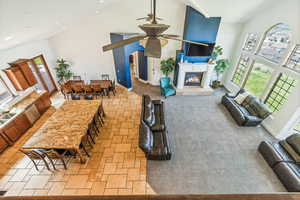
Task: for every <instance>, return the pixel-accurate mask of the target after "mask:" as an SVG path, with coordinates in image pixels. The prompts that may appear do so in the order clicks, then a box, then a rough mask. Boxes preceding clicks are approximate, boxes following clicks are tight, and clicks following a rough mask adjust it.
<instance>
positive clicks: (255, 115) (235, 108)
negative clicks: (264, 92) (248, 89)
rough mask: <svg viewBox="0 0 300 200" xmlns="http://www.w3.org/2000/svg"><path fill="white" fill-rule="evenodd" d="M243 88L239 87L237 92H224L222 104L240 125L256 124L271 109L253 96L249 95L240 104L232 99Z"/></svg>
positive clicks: (258, 123) (260, 121)
mask: <svg viewBox="0 0 300 200" xmlns="http://www.w3.org/2000/svg"><path fill="white" fill-rule="evenodd" d="M244 92H245V90H244V89H241V90H240V91H239V92H238V93H237V94H235V95H234V94H228V93H227V94H225V95H224V96H223V97H222V104H223V105H224V106H225V107H226V108H227V109H228V111H229V112H230V113H231V115H232V117H233V118H234V120H235V121H236V122H237V123H238V125H240V126H258V125H260V124H261V123H262V121H263V120H264V119H266V118H267V117H268V116H269V115H270V114H271V111H270V110H269V109H268V108H267V107H266V106H265V105H264V104H263V103H261V102H260V101H259V100H258V99H257V98H256V97H255V96H253V95H251V94H250V95H249V96H248V97H247V98H246V99H245V100H244V102H243V103H242V104H241V105H240V104H238V103H237V102H236V101H235V100H234V99H235V98H236V97H237V96H238V95H239V94H241V93H244Z"/></svg>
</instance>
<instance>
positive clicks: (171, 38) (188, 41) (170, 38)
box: [162, 35, 208, 47]
mask: <svg viewBox="0 0 300 200" xmlns="http://www.w3.org/2000/svg"><path fill="white" fill-rule="evenodd" d="M162 37H163V38H166V39H169V40H177V41H181V42H187V43H191V44H196V45H200V46H206V47H208V44H204V43H201V42H193V41H190V40H182V39H178V38H173V37H168V36H166V35H163V36H162Z"/></svg>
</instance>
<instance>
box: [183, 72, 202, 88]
mask: <svg viewBox="0 0 300 200" xmlns="http://www.w3.org/2000/svg"><path fill="white" fill-rule="evenodd" d="M202 78H203V72H186V73H185V79H184V86H201V83H202Z"/></svg>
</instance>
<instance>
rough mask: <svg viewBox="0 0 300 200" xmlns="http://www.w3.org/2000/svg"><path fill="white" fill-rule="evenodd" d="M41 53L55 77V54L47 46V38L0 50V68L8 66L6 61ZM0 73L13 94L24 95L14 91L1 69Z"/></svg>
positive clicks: (27, 57)
mask: <svg viewBox="0 0 300 200" xmlns="http://www.w3.org/2000/svg"><path fill="white" fill-rule="evenodd" d="M41 54H42V55H43V56H44V58H45V60H46V62H47V64H48V66H49V70H50V72H51V74H52V76H53V78H55V73H54V70H53V69H54V66H55V61H56V56H55V54H54V53H53V51H52V49H51V48H50V47H49V42H48V40H40V41H33V42H30V43H26V44H23V45H21V46H17V47H14V48H10V49H5V50H1V51H0V69H5V68H7V67H9V65H8V63H9V62H13V61H16V60H17V59H20V58H26V59H30V58H33V57H36V56H39V55H41ZM0 73H1V76H2V77H3V79H4V80H5V82H6V83H7V84H8V86H9V87H10V88H11V89H12V91H13V92H14V93H15V94H18V95H20V96H22V95H25V94H24V93H23V92H16V91H15V89H14V87H13V85H12V84H11V82H10V81H9V79H8V78H7V76H6V74H5V73H4V72H3V71H0Z"/></svg>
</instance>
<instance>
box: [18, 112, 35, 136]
mask: <svg viewBox="0 0 300 200" xmlns="http://www.w3.org/2000/svg"><path fill="white" fill-rule="evenodd" d="M14 123H15V125H16V127H17V129H18V130H19V131H20V134H22V135H23V134H24V133H25V132H26V131H27V130H28V129H29V128H30V127H31V123H30V121H29V119H28V118H27V117H26V115H25V114H20V115H19V116H18V117H16V118H15V119H14Z"/></svg>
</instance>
